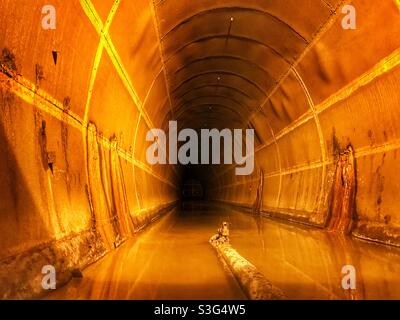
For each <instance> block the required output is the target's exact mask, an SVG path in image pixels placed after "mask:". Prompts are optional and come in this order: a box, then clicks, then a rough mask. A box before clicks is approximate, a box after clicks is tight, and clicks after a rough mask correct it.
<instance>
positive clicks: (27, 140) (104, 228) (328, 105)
mask: <svg viewBox="0 0 400 320" xmlns="http://www.w3.org/2000/svg"><path fill="white" fill-rule="evenodd" d="M51 2H52V3H51V4H52V5H54V6H55V7H56V8H57V29H56V30H47V31H46V30H43V29H42V27H41V19H42V17H43V15H42V14H41V10H42V7H43V6H44V5H47V4H49V3H48V1H42V0H39V1H35V2H34V4H32V1H29V0H21V1H18V2H16V1H12V0H0V12H1V16H2V19H1V21H0V50H1V70H0V71H1V72H0V88H1V89H0V94H1V99H0V105H1V108H0V112H1V118H0V121H1V126H0V128H1V131H0V148H1V152H0V175H1V178H0V190H1V192H2V195H1V202H0V212H1V217H0V219H1V220H0V265H1V268H0V283H1V284H2V288H7V289H6V290H5V291H2V292H1V293H0V296H1V297H29V296H34V295H36V294H40V293H41V286H40V279H41V276H42V274H41V268H42V267H43V265H46V264H52V265H54V266H55V267H56V268H57V271H58V272H59V274H60V277H59V281H60V282H61V283H62V282H65V281H67V280H68V279H69V278H70V277H71V270H72V269H74V268H82V267H84V266H86V265H88V264H89V263H92V262H94V261H96V260H97V259H99V258H100V257H101V256H103V255H104V254H105V253H106V252H107V251H110V250H112V249H113V248H114V247H116V246H118V245H119V244H120V243H121V242H123V241H124V239H126V238H128V237H130V236H132V235H133V234H134V233H135V232H137V231H138V230H140V229H141V228H142V227H144V226H145V225H147V224H148V223H150V222H151V221H152V219H153V218H154V217H155V216H157V215H158V214H160V213H162V212H164V211H165V210H166V208H168V207H169V206H171V205H173V204H174V203H175V201H176V200H177V199H178V198H179V190H178V186H179V184H180V179H181V176H180V171H179V169H177V168H174V167H172V166H170V165H162V166H151V167H150V166H149V165H148V164H147V162H146V156H145V154H146V146H147V145H146V141H145V136H146V134H147V132H148V130H149V129H150V128H159V127H160V128H166V127H167V124H168V123H167V122H168V120H171V119H176V120H178V121H179V124H180V127H193V128H201V127H203V126H204V125H206V126H207V127H216V128H222V127H228V128H241V127H243V128H254V129H255V130H256V137H257V139H256V153H255V157H256V170H255V171H254V173H253V174H252V175H251V176H236V175H235V174H234V170H233V167H231V166H221V167H216V168H211V170H207V169H206V171H202V170H200V175H203V176H204V179H206V180H207V186H208V185H210V186H211V189H209V190H208V192H207V193H208V195H209V198H210V199H214V200H219V201H223V202H225V203H228V204H232V205H235V206H241V207H247V208H250V207H252V206H253V204H254V201H255V199H256V192H257V188H258V185H259V179H260V171H261V170H262V172H263V176H264V187H263V194H262V197H261V203H262V207H261V209H262V211H263V212H264V213H267V214H270V215H274V216H279V217H281V218H285V219H291V220H296V221H299V222H303V223H309V224H313V225H317V226H325V225H326V224H327V222H328V220H329V216H330V208H331V202H332V201H331V198H332V192H334V190H333V189H334V188H333V184H334V175H335V171H336V166H337V159H338V155H339V153H340V152H342V151H344V150H345V149H346V148H347V147H348V146H349V145H351V146H352V147H353V149H354V157H355V164H356V186H357V188H356V195H355V213H354V216H353V219H354V221H355V225H354V226H353V229H352V230H353V233H354V234H356V235H359V236H363V237H365V238H368V239H372V240H376V241H382V242H386V243H391V244H400V241H399V234H400V233H399V227H400V214H399V212H398V209H399V202H398V200H397V199H398V197H397V190H398V189H399V179H397V177H396V173H397V172H398V169H400V168H399V164H398V161H397V152H398V148H399V146H400V145H399V135H400V127H399V124H398V120H399V116H400V114H399V112H400V111H399V110H400V109H399V108H398V102H399V100H400V99H399V98H400V93H399V90H398V81H399V77H400V73H399V61H400V55H399V49H398V48H399V42H400V40H399V39H400V37H399V36H400V27H399V24H398V19H399V7H398V2H397V1H394V0H382V1H380V2H379V5H377V4H376V3H375V2H374V1H367V0H354V1H339V0H329V1H328V0H324V1H322V0H321V1H317V0H304V1H303V3H302V6H300V7H299V3H298V1H297V0H296V1H295V0H288V1H284V2H283V1H246V2H245V3H244V2H243V1H238V0H229V1H215V0H213V1H211V0H205V1H201V2H200V1H189V0H182V1H179V2H178V1H154V2H152V1H148V0H140V1H139V0H135V1H128V0H117V1H113V0H108V1H104V0H92V1H88V0H81V1H77V0H74V1H61V0H52V1H51ZM347 3H351V4H353V5H354V6H355V7H356V8H357V29H356V30H343V28H342V27H341V19H342V15H341V7H342V6H343V5H345V4H347ZM230 17H233V18H234V19H233V20H231V22H229V21H230ZM249 21H254V23H253V24H251V23H249ZM254 26H263V27H254ZM55 55H56V56H57V62H55V59H54V57H55ZM216 89H217V91H218V92H216ZM210 105H212V106H213V108H208V106H210ZM10 274H13V276H10ZM3 290H4V289H3Z"/></svg>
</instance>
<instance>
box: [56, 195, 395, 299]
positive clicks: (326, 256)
mask: <svg viewBox="0 0 400 320" xmlns="http://www.w3.org/2000/svg"><path fill="white" fill-rule="evenodd" d="M225 220H226V221H228V222H230V224H231V243H232V245H233V246H234V247H235V249H237V251H238V252H239V253H240V254H241V255H242V256H244V257H245V258H247V259H248V260H249V261H251V262H252V263H253V264H254V265H256V266H257V267H258V268H259V270H260V271H261V272H262V273H264V275H265V276H266V277H267V278H268V279H269V280H270V281H271V282H273V284H275V285H276V286H278V287H280V288H281V289H282V290H283V291H285V293H286V295H287V296H288V298H289V299H400V272H399V269H400V268H399V267H400V249H399V248H394V247H389V246H383V245H379V244H375V243H369V242H365V241H362V240H358V239H354V238H350V237H344V236H340V235H337V234H333V233H329V232H326V231H324V230H319V229H313V228H308V227H304V226H301V225H289V224H284V223H281V222H278V221H274V220H270V219H263V221H262V230H263V233H262V235H259V234H258V231H257V224H256V222H255V220H254V219H253V218H252V217H251V216H250V215H248V214H244V213H241V212H237V211H232V210H228V209H224V208H222V207H219V206H218V207H216V206H214V207H209V206H206V205H202V204H199V203H189V204H185V205H184V207H183V209H182V208H181V209H178V210H175V211H174V212H171V213H170V214H168V215H167V216H165V217H163V218H162V219H161V220H160V221H158V222H157V223H155V224H154V225H153V226H152V227H150V228H148V229H147V230H146V231H144V232H143V233H142V234H140V235H139V236H138V237H137V239H133V240H130V241H128V242H127V243H125V244H124V245H123V246H121V247H120V248H118V249H117V250H115V251H114V252H111V253H110V254H108V255H107V256H106V257H105V258H104V259H102V260H101V261H99V262H97V263H95V264H94V265H92V266H90V267H88V268H87V269H86V270H84V272H83V274H84V277H83V278H82V279H74V280H72V281H71V282H70V283H69V284H68V285H66V286H65V287H63V288H60V289H59V290H57V291H56V292H54V293H52V294H51V295H50V296H49V298H50V299H245V296H244V294H243V293H242V291H241V289H240V287H239V285H238V284H237V283H236V281H235V280H234V279H233V277H232V275H231V274H230V273H229V272H227V271H226V270H224V268H223V266H222V264H221V263H220V261H219V259H218V257H217V256H216V253H215V252H214V250H213V249H212V248H211V246H210V245H209V244H208V239H209V237H210V236H211V235H212V234H214V233H215V231H216V229H217V228H218V226H219V225H220V223H221V222H222V221H225ZM348 264H350V265H353V266H354V267H355V268H356V271H357V290H353V291H351V292H349V291H345V290H343V289H342V287H341V281H342V277H343V276H344V275H343V274H342V273H341V270H342V267H343V266H344V265H348Z"/></svg>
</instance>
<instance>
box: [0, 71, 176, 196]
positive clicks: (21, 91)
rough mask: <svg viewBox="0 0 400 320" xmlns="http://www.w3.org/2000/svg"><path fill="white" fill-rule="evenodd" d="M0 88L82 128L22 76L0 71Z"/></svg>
mask: <svg viewBox="0 0 400 320" xmlns="http://www.w3.org/2000/svg"><path fill="white" fill-rule="evenodd" d="M0 88H4V89H5V90H7V91H9V92H12V93H13V94H15V95H16V96H17V97H19V98H20V99H21V100H23V101H25V102H26V103H28V104H30V105H32V106H34V107H36V108H38V109H39V110H41V111H43V112H45V113H47V114H48V115H50V116H52V117H53V118H55V119H57V120H59V121H61V122H63V123H65V124H68V125H70V126H72V127H73V128H75V129H78V130H84V129H83V121H82V119H81V118H80V117H79V116H78V115H76V114H75V113H73V112H72V111H70V110H67V111H66V110H64V109H63V104H62V103H61V102H60V101H58V100H56V99H55V98H54V97H52V96H50V94H48V93H47V92H46V91H44V90H42V89H40V88H38V87H36V86H35V85H34V84H33V83H31V82H30V81H29V80H27V79H25V78H23V77H22V76H15V77H13V78H9V77H7V76H6V75H5V74H3V73H2V72H0ZM98 139H99V140H100V142H101V144H102V145H103V146H104V147H105V148H110V145H111V142H110V140H109V139H107V138H106V137H104V136H101V135H98ZM118 152H119V154H120V156H121V157H122V158H124V159H125V160H127V161H128V162H130V163H132V164H133V165H136V166H137V167H139V168H141V169H142V170H144V171H146V172H147V173H148V174H150V175H152V176H154V177H155V178H157V179H158V180H160V181H162V182H165V183H167V184H169V185H171V186H172V187H174V188H176V186H175V185H174V184H173V183H172V182H170V181H169V180H167V179H165V178H162V177H161V176H159V175H158V174H157V173H155V172H153V170H151V169H150V168H149V167H148V166H147V165H146V164H144V163H142V162H141V161H139V160H137V159H134V158H132V156H128V153H127V151H125V150H123V149H122V148H118Z"/></svg>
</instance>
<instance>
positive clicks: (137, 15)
mask: <svg viewBox="0 0 400 320" xmlns="http://www.w3.org/2000/svg"><path fill="white" fill-rule="evenodd" d="M47 4H48V1H34V2H32V1H31V0H24V1H12V0H10V1H8V0H7V1H3V0H2V1H0V12H1V16H2V17H1V22H0V51H1V73H0V86H1V91H0V95H1V98H0V104H1V109H0V110H1V111H0V112H1V116H0V119H1V125H0V128H1V131H0V136H1V137H0V140H1V144H0V148H1V151H0V154H1V156H0V176H1V177H0V190H1V201H0V212H1V218H0V219H1V221H0V261H1V267H0V270H1V272H0V279H1V281H0V283H1V288H2V292H1V293H0V296H1V297H8V296H11V297H13V296H14V297H24V296H30V295H31V294H32V292H31V291H33V292H34V293H38V292H40V290H41V288H40V287H41V284H40V278H41V269H42V267H43V266H44V265H47V264H51V265H54V266H55V267H56V269H57V272H58V273H59V277H60V281H61V282H62V281H64V280H63V279H64V278H65V279H68V277H69V276H70V275H69V270H71V269H73V268H82V267H84V266H85V265H87V264H89V263H91V262H93V261H95V260H96V259H98V258H99V257H101V256H102V255H103V254H104V253H105V252H107V251H109V250H111V249H113V248H114V246H118V245H119V244H120V243H121V242H122V241H123V240H124V239H126V238H127V237H129V236H132V235H133V234H134V233H135V232H137V231H138V230H140V229H141V228H142V227H143V226H145V225H146V224H148V223H149V222H151V220H152V219H154V218H155V217H156V216H157V215H158V214H160V213H162V211H163V210H164V211H165V210H166V208H167V207H169V206H170V205H172V204H173V203H174V201H175V200H176V199H177V195H178V193H177V190H176V188H177V187H176V186H177V183H178V182H179V181H178V179H177V176H176V175H177V173H176V170H173V168H172V167H171V166H161V165H160V166H152V167H150V166H149V165H148V164H147V162H146V147H145V143H146V134H147V132H148V130H149V128H158V127H161V128H162V127H163V126H164V125H165V123H164V124H163V122H165V121H166V120H167V119H168V118H166V116H167V113H168V111H169V110H170V105H169V100H168V93H167V88H166V84H165V77H164V72H163V63H162V59H161V53H160V50H159V38H158V36H157V30H156V22H155V20H154V19H155V18H154V15H153V11H152V10H153V9H152V5H151V3H150V2H149V1H134V2H133V1H121V3H120V6H119V8H118V10H117V5H115V4H114V1H104V0H101V1H93V5H94V7H90V6H89V4H88V3H86V2H85V1H81V2H79V1H61V0H60V1H52V5H54V6H55V7H56V8H57V14H58V16H57V22H58V24H57V29H56V30H49V31H44V30H43V29H42V27H41V21H42V17H43V15H42V14H41V11H42V7H43V6H44V5H47ZM116 4H118V2H116ZM93 8H95V10H96V11H94V9H93ZM96 12H97V13H96ZM132 14H133V16H134V17H133V18H132ZM111 22H112V23H111ZM102 30H103V31H102ZM105 30H108V32H106V31H105ZM127 34H129V43H128V42H127V39H126V35H127ZM53 51H57V53H58V54H57V63H55V62H54V59H53V54H52V52H53ZM86 128H88V129H87V130H86ZM63 273H65V275H62V274H63ZM38 279H39V280H38ZM3 290H5V292H4V291H3ZM24 290H26V292H25V291H24Z"/></svg>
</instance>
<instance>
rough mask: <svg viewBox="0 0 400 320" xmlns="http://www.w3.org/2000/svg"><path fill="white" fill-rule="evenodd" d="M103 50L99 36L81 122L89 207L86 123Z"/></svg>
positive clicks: (114, 6) (109, 18)
mask: <svg viewBox="0 0 400 320" xmlns="http://www.w3.org/2000/svg"><path fill="white" fill-rule="evenodd" d="M119 2H120V0H115V2H114V4H113V6H112V8H111V10H110V13H109V15H108V18H107V21H106V23H105V25H104V27H103V30H104V31H105V32H108V29H109V28H110V25H111V22H112V20H113V18H114V15H115V12H116V11H117V9H118V5H119ZM81 5H82V7H83V9H85V6H87V5H88V4H87V3H84V2H83V1H81ZM103 51H104V45H103V42H102V41H101V37H100V39H99V45H98V47H97V51H96V55H95V57H94V62H93V68H92V71H91V74H90V82H89V88H88V93H87V98H86V105H85V113H84V116H83V122H82V138H83V152H84V154H83V159H84V161H85V171H86V185H87V186H88V187H87V192H88V194H87V196H88V198H89V205H90V207H92V203H91V201H92V200H91V199H92V195H91V194H90V188H89V177H88V175H89V169H88V165H89V162H88V161H89V160H88V146H87V141H88V124H89V109H90V104H91V101H92V93H93V88H94V84H95V82H96V78H97V71H98V69H99V66H100V62H101V58H102V56H103Z"/></svg>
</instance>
